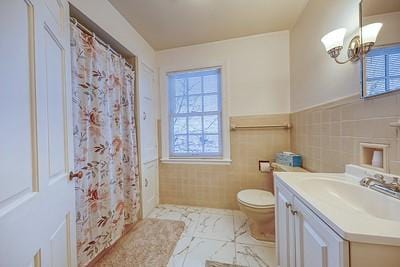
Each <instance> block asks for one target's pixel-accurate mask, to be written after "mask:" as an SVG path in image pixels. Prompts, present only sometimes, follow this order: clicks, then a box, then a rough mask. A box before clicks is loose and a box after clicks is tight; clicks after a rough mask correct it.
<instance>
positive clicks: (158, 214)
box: [148, 205, 201, 236]
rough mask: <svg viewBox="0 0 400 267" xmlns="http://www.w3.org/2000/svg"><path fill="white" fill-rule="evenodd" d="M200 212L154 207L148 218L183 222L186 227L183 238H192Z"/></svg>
mask: <svg viewBox="0 0 400 267" xmlns="http://www.w3.org/2000/svg"><path fill="white" fill-rule="evenodd" d="M200 210H201V209H199V208H193V207H186V206H174V205H160V206H158V207H156V208H155V209H154V210H153V211H152V212H151V213H150V215H149V216H148V217H149V218H156V219H164V220H176V221H183V222H185V225H186V227H185V231H184V232H183V236H192V235H193V233H194V231H195V229H196V226H197V223H198V220H199V217H200Z"/></svg>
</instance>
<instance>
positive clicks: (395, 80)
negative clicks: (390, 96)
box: [360, 0, 400, 98]
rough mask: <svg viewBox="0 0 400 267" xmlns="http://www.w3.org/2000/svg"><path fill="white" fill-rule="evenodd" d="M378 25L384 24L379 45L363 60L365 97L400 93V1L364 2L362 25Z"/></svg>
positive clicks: (363, 0)
mask: <svg viewBox="0 0 400 267" xmlns="http://www.w3.org/2000/svg"><path fill="white" fill-rule="evenodd" d="M376 22H380V23H382V24H383V26H382V28H381V31H380V32H379V35H378V37H377V39H376V43H375V45H374V46H373V47H372V49H371V50H370V51H369V52H368V53H367V54H365V55H364V56H363V57H362V58H361V69H362V75H361V77H362V97H364V98H367V97H372V96H376V95H381V94H386V93H390V92H393V91H396V90H400V0H362V1H361V3H360V23H361V26H365V25H368V24H371V23H376ZM364 35H365V34H364ZM364 38H366V37H365V36H364ZM361 40H363V33H362V32H361Z"/></svg>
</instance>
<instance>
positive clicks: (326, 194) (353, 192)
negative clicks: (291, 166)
mask: <svg viewBox="0 0 400 267" xmlns="http://www.w3.org/2000/svg"><path fill="white" fill-rule="evenodd" d="M299 189H301V190H302V191H303V192H304V193H306V194H308V195H310V196H312V197H314V198H318V199H319V200H321V201H324V202H325V203H327V204H329V205H333V206H337V207H338V208H344V207H346V208H351V209H353V210H354V211H355V212H358V213H367V214H369V215H370V216H373V217H377V218H381V219H385V220H393V221H400V201H399V200H397V199H394V198H390V197H387V196H385V195H383V194H382V193H379V192H375V191H373V190H371V189H368V188H366V187H362V186H361V185H359V184H358V183H351V182H347V181H341V180H337V179H329V178H324V177H313V178H310V179H304V180H302V181H301V182H300V183H299Z"/></svg>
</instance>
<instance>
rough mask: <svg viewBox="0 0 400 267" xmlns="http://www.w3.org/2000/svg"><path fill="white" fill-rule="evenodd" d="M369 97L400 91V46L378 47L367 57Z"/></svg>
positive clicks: (367, 90) (366, 69) (367, 89)
mask: <svg viewBox="0 0 400 267" xmlns="http://www.w3.org/2000/svg"><path fill="white" fill-rule="evenodd" d="M365 77H366V84H365V86H366V92H367V96H371V95H377V94H381V93H386V92H390V91H394V90H396V89H400V45H399V44H398V45H395V46H389V47H388V46H387V47H377V48H374V49H373V50H371V51H370V52H369V53H368V54H367V55H366V57H365Z"/></svg>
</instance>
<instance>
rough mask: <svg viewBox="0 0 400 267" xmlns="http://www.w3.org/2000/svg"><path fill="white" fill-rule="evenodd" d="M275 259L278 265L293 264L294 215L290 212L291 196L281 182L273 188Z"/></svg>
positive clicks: (285, 266)
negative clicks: (274, 198) (274, 201)
mask: <svg viewBox="0 0 400 267" xmlns="http://www.w3.org/2000/svg"><path fill="white" fill-rule="evenodd" d="M275 197H276V209H275V221H276V223H275V224H276V242H277V260H278V266H280V267H294V266H295V240H294V237H295V234H294V217H293V215H292V213H291V211H290V210H291V205H292V204H291V203H292V199H293V196H292V194H291V193H290V192H289V191H287V190H286V189H285V188H284V187H283V186H282V185H281V184H278V183H277V185H276V188H275Z"/></svg>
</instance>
